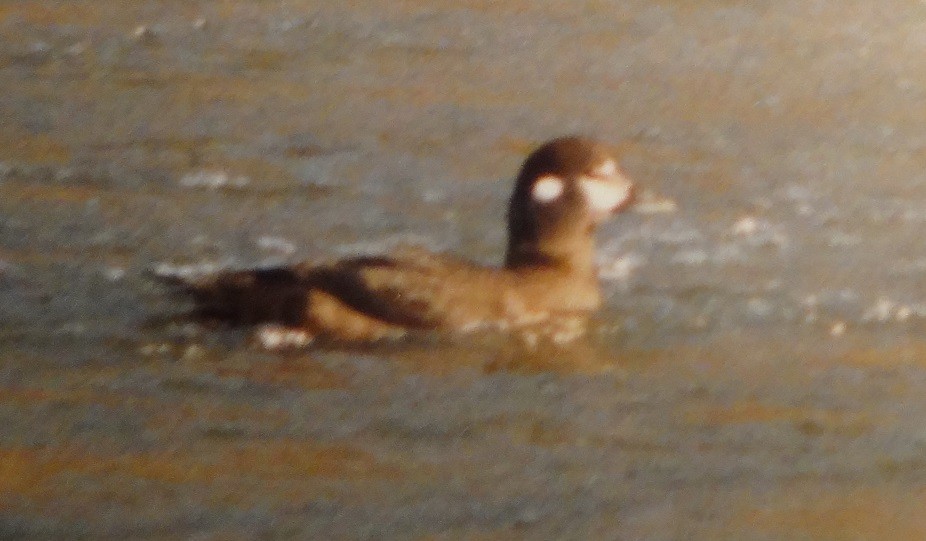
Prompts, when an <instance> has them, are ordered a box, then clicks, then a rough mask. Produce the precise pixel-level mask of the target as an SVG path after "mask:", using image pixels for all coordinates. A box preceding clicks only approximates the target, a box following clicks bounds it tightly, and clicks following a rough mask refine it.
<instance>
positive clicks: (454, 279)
mask: <svg viewBox="0 0 926 541" xmlns="http://www.w3.org/2000/svg"><path fill="white" fill-rule="evenodd" d="M470 267H471V266H470ZM474 273H475V274H478V271H473V269H472V268H466V266H465V264H464V262H463V261H462V260H459V259H456V258H452V257H449V256H441V255H438V254H431V253H428V252H425V251H417V250H416V251H409V252H402V253H399V254H396V255H395V256H390V257H385V256H383V257H358V258H351V259H345V260H341V261H337V262H334V263H331V264H327V265H313V264H308V263H306V264H298V265H293V266H286V267H269V268H259V269H249V270H241V271H230V272H217V273H212V274H207V275H202V276H198V277H176V276H174V277H166V276H162V277H161V279H162V281H167V282H169V283H170V284H171V285H173V286H174V287H175V288H176V289H177V290H179V291H180V292H182V293H184V294H186V295H188V296H190V297H191V298H192V299H193V300H194V302H195V304H196V315H197V316H200V317H205V318H209V319H217V320H221V321H226V322H230V323H234V324H254V323H261V322H277V323H282V324H286V325H295V326H298V325H304V324H307V323H308V320H309V319H311V318H312V315H313V312H312V310H313V306H312V302H313V298H321V297H324V298H325V299H326V301H325V306H326V308H325V309H326V310H327V311H328V317H337V315H336V314H335V315H333V316H331V311H332V310H334V311H335V312H337V303H340V304H342V305H343V308H344V309H345V313H347V311H349V312H350V313H351V314H353V315H356V314H361V315H363V316H366V317H369V318H372V319H375V320H378V321H381V322H383V323H387V324H390V325H396V326H401V327H411V328H435V327H440V326H442V325H446V324H447V322H448V321H449V320H451V319H453V318H451V317H450V316H451V313H452V312H453V311H454V310H455V309H456V308H458V307H457V306H456V304H457V301H458V299H459V292H460V291H465V290H467V289H470V288H471V287H472V285H471V284H469V283H466V282H472V279H473V276H474ZM332 303H335V304H332Z"/></svg>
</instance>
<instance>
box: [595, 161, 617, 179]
mask: <svg viewBox="0 0 926 541" xmlns="http://www.w3.org/2000/svg"><path fill="white" fill-rule="evenodd" d="M616 174H617V164H616V163H615V162H614V160H605V161H604V162H602V163H601V165H599V166H598V167H596V168H595V169H593V170H592V176H596V177H602V178H604V177H611V176H614V175H616Z"/></svg>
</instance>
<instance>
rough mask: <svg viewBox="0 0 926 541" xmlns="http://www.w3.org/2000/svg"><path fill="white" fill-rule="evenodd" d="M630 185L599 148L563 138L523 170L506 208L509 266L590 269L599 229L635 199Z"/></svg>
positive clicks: (582, 139)
mask: <svg viewBox="0 0 926 541" xmlns="http://www.w3.org/2000/svg"><path fill="white" fill-rule="evenodd" d="M633 195H634V186H633V183H632V182H631V181H630V180H629V179H628V178H627V177H626V176H624V174H623V172H622V171H621V169H620V167H619V166H618V163H617V160H615V158H614V156H612V155H611V153H610V152H609V151H608V150H607V148H605V146H604V145H602V144H601V143H599V142H597V141H595V140H592V139H588V138H585V137H575V136H572V137H561V138H558V139H554V140H552V141H549V142H547V143H544V144H543V145H541V146H540V148H538V149H537V150H535V151H534V152H532V153H531V155H530V156H528V157H527V159H526V160H525V161H524V164H523V165H522V166H521V171H520V173H519V174H518V179H517V182H516V183H515V187H514V193H513V194H512V195H511V201H510V203H509V207H508V252H507V256H506V260H505V264H506V266H508V267H523V266H543V265H553V266H563V267H570V268H590V267H593V266H594V247H595V245H594V232H595V229H596V227H597V225H598V224H600V223H601V222H603V221H604V220H606V219H608V218H609V217H611V216H613V215H614V214H616V213H617V212H619V211H620V210H622V209H624V208H626V207H627V206H628V205H629V204H630V203H631V201H632V200H633Z"/></svg>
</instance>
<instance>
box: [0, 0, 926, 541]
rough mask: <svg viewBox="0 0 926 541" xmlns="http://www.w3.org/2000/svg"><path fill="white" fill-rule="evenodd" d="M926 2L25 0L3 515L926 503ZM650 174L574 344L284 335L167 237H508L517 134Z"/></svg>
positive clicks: (723, 523) (243, 261)
mask: <svg viewBox="0 0 926 541" xmlns="http://www.w3.org/2000/svg"><path fill="white" fill-rule="evenodd" d="M924 30H926V6H924V5H923V4H922V3H920V2H913V1H900V0H896V1H893V0H892V1H890V2H887V3H884V2H882V3H867V2H861V1H849V2H836V1H832V0H820V1H813V2H806V1H805V2H797V1H789V2H779V3H774V4H768V3H766V2H749V1H742V2H716V3H714V4H713V5H710V6H706V5H700V4H698V3H693V2H686V1H682V0H676V1H660V2H652V1H647V2H644V1H629V2H610V1H604V0H590V1H585V2H573V3H569V4H565V5H563V4H561V3H554V2H539V3H538V2H533V3H529V2H520V1H517V2H506V3H504V4H502V5H496V3H491V2H468V3H447V2H418V1H414V0H408V1H402V2H393V3H379V2H366V3H356V4H355V5H336V4H334V3H330V5H329V3H314V2H306V1H301V0H273V1H266V2H247V1H244V0H231V1H227V2H203V1H192V2H184V3H178V2H172V1H167V0H162V1H154V0H148V1H136V2H130V3H113V4H111V5H110V4H107V6H106V7H105V8H103V7H101V4H99V3H94V2H53V1H50V0H49V1H39V0H22V1H15V2H5V3H2V4H0V124H2V129H0V348H2V349H0V352H2V355H3V357H2V358H3V362H2V363H0V427H2V428H0V537H10V538H20V537H41V538H49V537H60V538H73V537H77V536H83V537H89V538H96V537H101V536H110V537H165V536H167V537H174V536H191V535H201V536H204V537H210V536H211V537H215V538H228V537H235V536H238V537H241V538H253V537H260V536H273V537H294V538H305V537H312V536H323V537H332V536H333V537H348V538H355V537H403V538H404V537H413V536H424V535H432V534H439V535H443V536H445V537H450V538H456V537H479V536H484V537H489V538H510V537H529V538H538V537H539V538H562V537H566V538H569V537H573V538H599V537H604V538H622V539H695V538H697V539H743V538H749V539H780V538H801V539H804V538H806V539H849V538H851V539H885V538H897V539H916V538H922V537H923V536H924V535H926V520H924V519H922V518H921V516H922V513H921V511H922V508H923V504H924V503H926V501H924V496H923V495H924V493H926V492H924V489H926V483H924V479H923V473H922V472H924V471H926V470H924V469H923V468H922V461H923V459H922V456H923V452H924V449H926V432H924V430H923V428H922V422H921V419H923V418H924V414H926V400H924V399H923V396H926V393H924V392H923V391H926V369H924V368H926V363H924V362H923V359H924V354H926V344H924V341H923V339H922V336H923V333H924V331H926V324H924V323H926V293H924V292H923V287H922V285H923V283H924V281H926V246H924V245H923V243H922V241H921V237H922V233H921V232H922V230H923V227H924V225H926V173H924V171H926V168H924V165H926V154H924V152H923V147H924V142H926V119H924V118H922V117H923V116H924V115H926V107H924V105H926V103H924V98H926V72H924V71H923V69H922V57H923V53H924V49H926V39H924V37H923V36H926V34H924ZM572 132H582V133H589V134H593V135H595V136H597V137H599V138H601V139H603V140H605V141H607V142H609V144H611V145H612V146H613V147H614V149H615V151H616V152H617V153H618V154H619V155H620V157H621V160H622V163H623V165H624V168H625V169H626V170H627V171H628V173H629V174H630V175H631V176H632V177H633V178H635V179H636V180H637V182H638V183H639V184H640V185H641V187H643V188H644V191H645V192H646V198H645V203H646V204H642V205H640V206H638V207H637V209H636V210H635V211H634V212H630V213H627V214H625V215H623V216H622V217H620V218H619V219H617V220H616V221H614V222H613V223H611V224H608V225H607V226H606V227H605V228H604V229H603V230H602V231H601V234H600V245H601V250H600V263H601V268H602V278H603V280H604V283H605V288H606V292H607V295H608V297H607V298H608V301H607V305H606V307H605V309H604V310H603V311H602V313H601V314H599V316H598V317H597V319H596V323H595V326H594V328H593V332H592V333H591V335H590V336H589V337H588V338H587V339H585V340H582V341H580V342H579V343H575V344H573V345H572V346H570V347H568V348H563V349H548V348H540V349H533V350H532V349H530V348H527V347H525V346H524V345H523V344H520V343H516V341H511V340H506V339H505V338H504V337H497V336H489V337H478V336H477V337H471V338H466V339H456V338H445V337H424V338H422V339H421V340H418V341H413V342H411V343H401V344H387V345H382V346H376V347H372V348H357V349H349V350H336V351H331V350H317V349H315V350H313V349H309V350H305V351H299V352H293V353H289V354H285V355H280V354H271V353H268V352H264V351H261V350H259V349H258V348H256V347H254V346H253V345H252V344H251V343H250V342H249V341H248V338H247V336H246V335H244V334H241V333H236V332H228V331H212V330H208V329H199V328H196V327H193V326H189V325H185V324H183V323H182V322H179V321H177V320H176V318H175V316H176V314H177V313H178V312H179V311H181V310H182V306H180V305H178V303H177V301H176V300H175V299H171V298H169V297H168V296H167V295H166V292H165V291H164V290H163V289H161V288H160V287H159V286H157V284H154V283H153V282H151V280H150V279H149V278H148V275H147V273H149V272H150V271H152V270H154V269H157V268H159V267H160V266H172V267H173V266H186V265H189V266H191V268H204V267H205V268H208V267H210V266H211V267H238V266H248V265H255V264H263V263H272V262H286V261H297V260H303V259H316V258H325V257H332V256H339V255H345V254H354V253H358V252H378V251H384V250H388V249H389V248H390V247H392V246H395V245H396V244H401V243H409V242H411V243H415V244H420V245H424V246H427V247H430V248H432V249H436V250H448V251H453V252H457V253H461V254H464V255H466V256H468V257H471V258H473V259H475V260H479V261H483V262H494V261H498V260H499V259H500V257H501V252H502V247H503V245H504V230H503V227H502V223H503V219H504V209H505V202H506V198H507V195H508V190H509V189H510V184H511V181H512V177H513V176H514V173H515V170H516V168H517V166H518V165H519V163H520V160H521V159H523V157H524V155H525V154H526V153H527V152H529V151H530V149H531V148H532V147H533V146H535V145H536V144H538V143H539V142H541V141H543V140H545V139H548V138H550V137H553V136H556V135H561V134H565V133H572Z"/></svg>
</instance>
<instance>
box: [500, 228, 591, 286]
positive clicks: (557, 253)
mask: <svg viewBox="0 0 926 541" xmlns="http://www.w3.org/2000/svg"><path fill="white" fill-rule="evenodd" d="M505 267H506V268H508V269H524V268H548V269H551V270H559V271H563V272H568V273H569V274H573V275H576V276H580V277H583V278H597V276H598V268H597V265H596V264H595V239H594V238H592V236H591V235H588V234H585V235H582V236H576V237H573V238H562V237H557V238H554V239H540V240H538V241H524V240H520V241H519V240H518V239H514V238H512V239H509V240H508V250H507V252H506V254H505Z"/></svg>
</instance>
